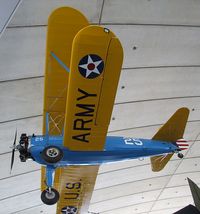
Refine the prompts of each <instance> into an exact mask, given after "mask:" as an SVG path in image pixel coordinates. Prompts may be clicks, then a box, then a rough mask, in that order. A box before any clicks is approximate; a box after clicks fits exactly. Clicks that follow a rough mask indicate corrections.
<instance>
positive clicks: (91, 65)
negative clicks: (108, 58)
mask: <svg viewBox="0 0 200 214" xmlns="http://www.w3.org/2000/svg"><path fill="white" fill-rule="evenodd" d="M87 68H88V70H94V69H95V64H94V63H90V64H88V66H87Z"/></svg>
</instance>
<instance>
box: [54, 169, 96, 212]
mask: <svg viewBox="0 0 200 214" xmlns="http://www.w3.org/2000/svg"><path fill="white" fill-rule="evenodd" d="M98 169H99V166H69V167H66V168H61V169H60V170H61V173H60V178H59V180H58V182H59V188H58V191H59V192H60V198H61V200H60V201H59V202H58V205H57V213H59V214H60V213H62V212H61V211H62V210H63V211H64V210H66V209H67V208H70V207H74V209H75V210H76V209H77V212H74V213H76V214H84V213H88V207H89V203H90V199H91V196H92V192H93V189H94V185H95V181H96V175H97V173H98Z"/></svg>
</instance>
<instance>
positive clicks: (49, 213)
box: [15, 204, 56, 214]
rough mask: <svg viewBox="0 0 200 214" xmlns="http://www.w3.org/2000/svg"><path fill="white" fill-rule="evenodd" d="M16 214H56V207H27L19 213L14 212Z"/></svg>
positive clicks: (42, 205)
mask: <svg viewBox="0 0 200 214" xmlns="http://www.w3.org/2000/svg"><path fill="white" fill-rule="evenodd" d="M15 213H16V214H33V213H34V214H41V213H42V214H55V213H56V206H55V205H52V206H47V205H44V204H40V205H36V206H33V207H29V208H27V209H22V210H21V211H19V212H15Z"/></svg>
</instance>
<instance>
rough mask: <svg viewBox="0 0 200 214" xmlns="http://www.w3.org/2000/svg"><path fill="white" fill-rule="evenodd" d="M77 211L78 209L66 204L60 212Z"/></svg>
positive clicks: (64, 213)
mask: <svg viewBox="0 0 200 214" xmlns="http://www.w3.org/2000/svg"><path fill="white" fill-rule="evenodd" d="M77 211H78V209H77V208H76V207H74V206H66V207H63V208H62V210H61V212H62V214H76V213H77Z"/></svg>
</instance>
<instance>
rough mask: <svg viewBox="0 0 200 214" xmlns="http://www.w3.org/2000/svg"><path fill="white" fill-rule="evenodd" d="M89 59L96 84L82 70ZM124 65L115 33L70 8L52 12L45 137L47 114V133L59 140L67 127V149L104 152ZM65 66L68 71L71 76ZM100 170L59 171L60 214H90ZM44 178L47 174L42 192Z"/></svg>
mask: <svg viewBox="0 0 200 214" xmlns="http://www.w3.org/2000/svg"><path fill="white" fill-rule="evenodd" d="M89 55H90V56H91V59H93V60H94V61H93V62H92V64H93V65H92V64H91V63H90V73H95V72H96V74H97V76H96V77H95V78H90V74H88V76H87V75H86V76H87V77H88V78H87V77H86V76H84V75H83V73H82V74H81V72H80V70H79V65H80V61H81V59H83V58H84V57H85V59H86V61H87V59H88V56H89ZM94 56H95V57H96V56H97V58H98V57H100V58H99V59H100V60H99V59H94V58H93V57H94ZM91 59H90V60H91ZM122 59H123V50H122V47H121V44H120V42H119V40H118V39H117V38H116V36H115V35H114V34H113V33H112V32H111V31H109V30H108V29H104V28H102V27H99V26H88V22H87V20H86V19H85V17H84V16H83V15H82V14H81V13H80V12H78V11H76V10H74V9H72V8H60V9H58V10H56V11H54V12H53V13H52V15H51V16H50V18H49V22H48V32H47V50H46V68H45V92H44V120H43V124H44V126H43V133H45V128H46V127H45V114H46V112H49V114H50V121H49V123H50V124H49V126H50V128H49V129H50V132H49V133H50V134H51V135H59V134H61V132H62V129H63V127H64V145H65V146H66V147H67V148H69V149H70V150H102V149H103V147H104V144H105V138H106V134H107V130H108V125H109V122H110V117H111V113H112V109H113V104H114V99H115V95H116V90H117V85H118V80H119V76H120V72H121V66H122ZM60 61H61V62H60ZM83 64H84V62H83V61H82V65H83ZM86 64H87V63H86ZM66 66H67V67H70V73H69V74H68V73H67V71H66ZM85 66H86V67H87V66H88V65H85ZM91 66H92V67H91ZM95 66H96V68H95V72H92V69H94V67H95ZM100 66H101V68H103V69H101V68H100ZM99 70H101V73H99V75H98V72H99ZM98 169H99V167H98V166H69V167H65V168H60V169H57V170H56V173H55V180H54V187H55V188H56V189H57V190H58V191H59V193H60V200H59V201H58V204H57V213H61V212H62V210H63V209H67V208H70V207H71V208H74V209H77V214H78V213H79V214H80V213H87V211H88V207H89V202H90V199H91V195H92V192H93V189H94V184H95V181H96V176H97V173H98ZM44 175H45V170H44V168H43V169H42V182H41V183H42V187H41V188H42V189H44V188H45V185H44V178H45V176H44Z"/></svg>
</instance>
